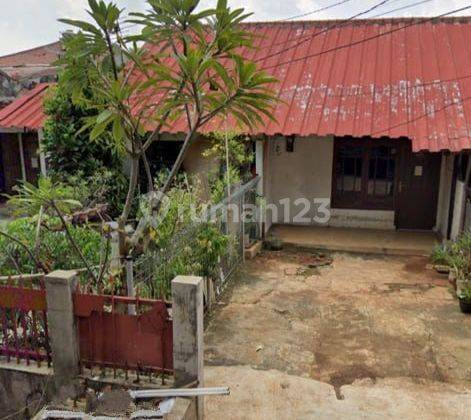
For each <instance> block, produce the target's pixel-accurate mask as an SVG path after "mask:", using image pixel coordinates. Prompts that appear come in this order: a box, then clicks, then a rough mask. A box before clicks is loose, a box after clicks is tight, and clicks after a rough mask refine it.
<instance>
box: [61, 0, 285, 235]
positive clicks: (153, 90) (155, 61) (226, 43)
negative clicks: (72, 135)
mask: <svg viewBox="0 0 471 420" xmlns="http://www.w3.org/2000/svg"><path fill="white" fill-rule="evenodd" d="M147 3H148V5H149V11H148V12H146V13H141V14H139V13H136V14H131V18H130V19H128V22H129V23H132V24H137V25H140V26H141V28H142V31H141V33H140V34H139V35H137V36H128V37H126V36H123V34H122V32H121V30H120V22H122V21H123V10H121V9H119V8H118V7H117V6H116V5H115V4H113V3H105V2H104V1H103V0H100V1H98V0H89V6H90V10H89V14H90V16H91V18H92V20H93V23H88V22H85V21H77V20H69V19H63V20H62V21H63V22H65V23H67V24H69V25H72V26H73V27H74V28H76V29H77V30H78V32H77V33H75V34H73V35H71V34H68V35H67V36H66V37H65V40H64V42H65V47H66V53H65V57H64V60H63V64H64V65H65V69H64V71H63V74H62V75H61V84H62V85H63V87H64V88H65V89H70V91H71V93H72V96H73V98H75V100H76V101H79V102H81V104H82V105H85V106H87V107H89V108H90V109H93V110H95V111H96V116H95V117H90V118H88V119H87V120H86V122H85V126H86V127H88V128H92V131H91V140H92V141H97V140H98V139H100V140H102V139H103V138H104V136H103V135H104V134H105V133H107V132H111V133H112V134H111V138H112V141H113V144H114V145H115V147H116V149H117V150H119V151H120V152H122V153H124V154H125V155H126V156H127V157H128V159H129V161H130V166H131V170H130V180H129V188H128V194H127V199H126V203H125V206H124V209H123V212H122V215H121V217H120V222H121V226H123V225H124V224H125V223H126V222H127V220H128V218H129V214H130V210H131V206H132V201H133V199H134V196H135V191H136V186H137V183H138V174H139V165H140V163H141V162H142V163H143V165H144V168H145V170H146V173H147V177H148V185H149V189H152V188H153V181H152V176H151V174H150V170H149V165H148V163H147V158H146V151H147V150H148V149H149V147H150V146H151V144H152V143H154V142H155V141H158V140H159V138H160V135H161V133H162V131H163V130H164V129H165V128H166V127H168V126H169V125H171V124H173V123H175V121H177V120H179V121H180V122H181V121H183V122H184V124H185V129H184V130H183V131H185V133H186V134H185V138H184V142H183V146H182V148H181V151H180V154H179V156H178V158H177V159H176V162H175V164H174V166H173V168H172V170H171V171H170V173H169V176H168V178H167V179H166V181H165V182H164V184H163V186H162V188H161V192H162V193H165V192H166V191H167V190H168V189H169V188H170V186H171V184H172V183H173V181H174V179H175V176H176V175H177V173H178V171H179V169H180V167H181V165H182V162H183V160H184V158H185V155H186V153H187V150H188V148H189V146H190V144H191V143H192V142H193V141H195V139H196V138H197V136H196V133H197V132H198V131H199V130H201V128H202V127H203V126H204V125H205V124H208V123H209V122H210V121H211V120H213V119H214V118H215V117H217V116H225V117H229V118H231V120H234V121H235V122H236V123H237V124H238V125H241V126H243V127H245V128H246V129H248V130H250V129H253V128H254V127H255V126H256V125H257V124H260V123H262V122H263V121H264V120H265V119H267V118H268V119H272V118H273V117H272V115H271V110H272V107H273V105H274V103H275V102H276V95H275V93H274V91H273V90H272V88H271V87H272V85H273V84H274V83H275V82H276V80H275V79H274V78H273V77H272V76H270V75H269V74H267V73H266V72H264V71H262V70H259V69H258V68H257V66H256V64H255V63H253V62H250V61H248V60H246V59H244V58H243V56H242V55H241V54H242V52H243V51H247V50H250V49H251V48H253V37H252V35H251V34H250V32H248V31H247V30H245V29H244V28H243V27H241V26H240V23H241V22H242V21H243V20H244V19H246V18H247V16H249V15H248V14H246V13H245V12H244V10H243V9H235V10H232V9H231V8H230V7H229V6H228V5H227V0H219V1H218V2H217V5H216V7H215V8H211V9H206V10H198V6H199V3H200V2H199V0H148V1H147ZM85 81H86V82H87V83H85ZM84 86H87V87H88V86H90V89H89V90H87V91H86V92H85V91H84ZM87 89H88V88H87ZM90 90H91V91H92V92H91V94H90ZM105 138H106V136H105ZM157 207H158V206H157ZM138 231H142V229H138Z"/></svg>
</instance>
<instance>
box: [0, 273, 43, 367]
mask: <svg viewBox="0 0 471 420" xmlns="http://www.w3.org/2000/svg"><path fill="white" fill-rule="evenodd" d="M0 356H2V358H3V359H4V360H5V361H6V362H8V363H10V362H16V363H17V364H19V363H22V362H23V363H26V364H27V365H30V364H31V363H35V364H37V366H38V367H40V366H41V364H42V363H46V364H47V366H50V365H51V348H50V343H49V334H48V324H47V302H46V290H45V284H44V276H43V275H42V274H41V275H19V276H9V277H4V278H1V279H0Z"/></svg>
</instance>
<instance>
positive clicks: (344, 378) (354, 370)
mask: <svg viewBox="0 0 471 420" xmlns="http://www.w3.org/2000/svg"><path fill="white" fill-rule="evenodd" d="M365 378H368V379H370V380H371V381H372V382H373V383H376V378H377V375H376V373H374V372H373V371H372V370H371V369H369V368H368V367H366V366H362V365H353V366H348V367H347V368H345V369H343V370H341V371H339V372H335V373H334V374H332V375H331V377H330V379H329V383H330V384H331V385H332V386H333V387H334V389H335V395H336V397H337V399H338V400H343V399H344V396H343V394H342V392H341V388H342V386H344V385H351V384H353V383H354V382H355V381H358V380H361V379H365Z"/></svg>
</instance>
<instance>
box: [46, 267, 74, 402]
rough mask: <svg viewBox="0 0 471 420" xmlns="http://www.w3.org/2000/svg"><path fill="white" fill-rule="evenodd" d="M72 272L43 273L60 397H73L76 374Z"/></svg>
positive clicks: (54, 366) (55, 377)
mask: <svg viewBox="0 0 471 420" xmlns="http://www.w3.org/2000/svg"><path fill="white" fill-rule="evenodd" d="M76 282H77V273H76V272H75V271H54V272H53V273H50V274H48V275H47V276H46V296H47V321H48V327H49V338H50V342H51V350H52V365H53V368H54V381H55V385H56V390H57V391H58V392H59V394H60V395H61V396H64V397H65V396H67V397H69V396H74V395H73V394H74V393H75V389H74V380H75V379H76V377H77V375H78V374H79V347H78V338H77V330H76V326H75V317H74V303H73V299H72V293H73V292H74V290H75V286H76Z"/></svg>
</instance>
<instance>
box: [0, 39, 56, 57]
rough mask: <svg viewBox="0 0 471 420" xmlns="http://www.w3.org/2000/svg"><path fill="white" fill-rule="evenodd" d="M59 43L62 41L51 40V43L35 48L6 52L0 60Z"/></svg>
mask: <svg viewBox="0 0 471 420" xmlns="http://www.w3.org/2000/svg"><path fill="white" fill-rule="evenodd" d="M57 44H61V41H55V42H51V43H49V44H44V45H40V46H38V47H34V48H29V49H27V50H22V51H17V52H14V53H10V54H6V55H2V56H0V60H1V59H2V58H11V57H15V56H17V55H21V54H25V53H30V52H33V51H36V50H40V49H42V48H47V47H51V46H53V45H57Z"/></svg>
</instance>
